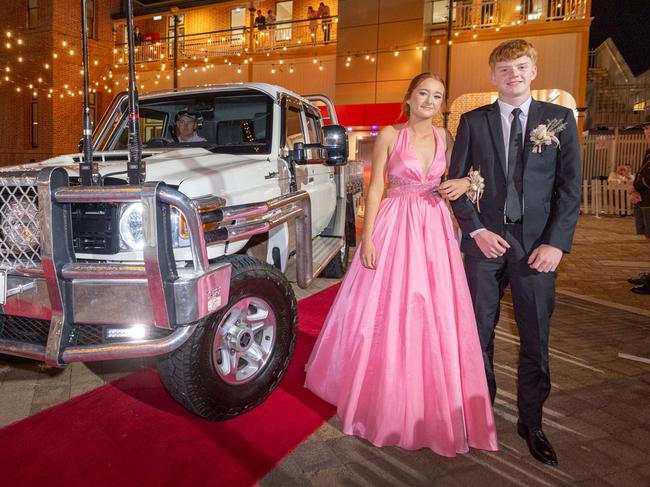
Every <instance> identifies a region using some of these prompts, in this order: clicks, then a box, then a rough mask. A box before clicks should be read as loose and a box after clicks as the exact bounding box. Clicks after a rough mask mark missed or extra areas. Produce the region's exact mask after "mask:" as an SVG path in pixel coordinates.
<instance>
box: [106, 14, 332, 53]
mask: <svg viewBox="0 0 650 487" xmlns="http://www.w3.org/2000/svg"><path fill="white" fill-rule="evenodd" d="M337 26H338V18H337V17H336V16H334V17H330V18H327V19H313V20H298V21H291V22H277V23H276V24H271V25H268V24H267V25H266V27H265V28H264V29H258V28H257V27H253V28H252V29H251V28H250V27H239V28H235V29H226V30H219V31H213V32H204V33H200V34H187V35H179V36H178V42H177V46H176V49H177V52H178V59H179V60H183V61H190V60H193V61H200V60H205V59H206V58H207V59H208V60H209V59H211V58H214V57H224V56H226V57H230V56H233V57H237V58H238V59H234V58H233V59H232V62H238V63H239V62H243V60H244V58H245V57H246V56H250V55H253V54H260V53H262V54H265V53H267V52H270V51H273V50H286V49H292V48H298V47H305V46H315V45H322V44H329V43H330V42H336V36H337ZM134 57H135V62H136V63H138V64H144V63H151V62H167V61H168V60H173V58H174V38H173V37H165V38H160V39H157V40H155V41H151V42H147V41H144V42H143V43H142V44H141V45H139V46H136V47H135V50H134ZM239 58H241V59H239ZM128 61H129V60H128V47H127V45H126V44H125V43H119V44H115V47H114V49H113V64H127V63H128Z"/></svg>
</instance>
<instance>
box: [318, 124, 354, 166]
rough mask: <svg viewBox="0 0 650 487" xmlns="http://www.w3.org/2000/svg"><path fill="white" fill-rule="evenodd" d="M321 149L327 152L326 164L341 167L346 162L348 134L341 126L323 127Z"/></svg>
mask: <svg viewBox="0 0 650 487" xmlns="http://www.w3.org/2000/svg"><path fill="white" fill-rule="evenodd" d="M323 148H324V149H326V150H327V159H326V164H327V165H328V166H342V165H344V164H345V163H347V162H348V133H347V132H346V131H345V127H343V126H342V125H326V126H325V127H323Z"/></svg>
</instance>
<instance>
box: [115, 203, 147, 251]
mask: <svg viewBox="0 0 650 487" xmlns="http://www.w3.org/2000/svg"><path fill="white" fill-rule="evenodd" d="M142 211H143V208H142V203H133V204H130V205H128V206H127V207H126V208H124V211H123V212H122V216H121V217H120V237H121V238H122V242H124V245H126V246H127V247H128V248H129V249H131V250H142V249H143V248H144V230H143V223H142Z"/></svg>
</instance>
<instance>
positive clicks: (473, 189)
mask: <svg viewBox="0 0 650 487" xmlns="http://www.w3.org/2000/svg"><path fill="white" fill-rule="evenodd" d="M467 179H468V180H469V188H468V189H467V191H465V195H466V196H467V198H469V200H470V201H471V202H472V203H473V204H475V205H476V210H477V211H478V212H479V213H480V212H481V206H480V205H479V200H480V199H481V196H483V190H485V179H483V176H481V172H480V171H478V170H477V171H475V170H474V167H471V168H470V170H469V172H468V173H467Z"/></svg>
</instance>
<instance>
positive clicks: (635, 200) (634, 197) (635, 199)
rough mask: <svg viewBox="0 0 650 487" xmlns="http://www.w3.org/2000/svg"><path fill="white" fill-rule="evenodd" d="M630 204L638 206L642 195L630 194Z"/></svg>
mask: <svg viewBox="0 0 650 487" xmlns="http://www.w3.org/2000/svg"><path fill="white" fill-rule="evenodd" d="M630 202H631V203H632V204H633V205H638V204H639V203H641V193H639V192H638V191H633V192H632V193H631V194H630Z"/></svg>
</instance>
